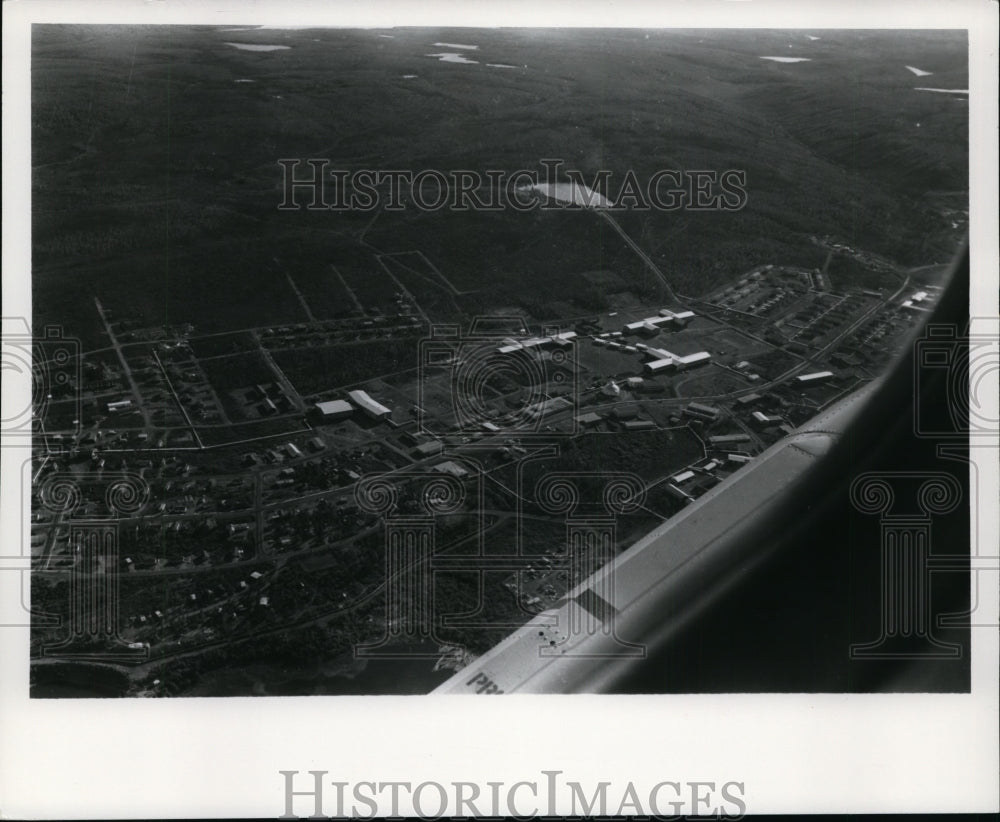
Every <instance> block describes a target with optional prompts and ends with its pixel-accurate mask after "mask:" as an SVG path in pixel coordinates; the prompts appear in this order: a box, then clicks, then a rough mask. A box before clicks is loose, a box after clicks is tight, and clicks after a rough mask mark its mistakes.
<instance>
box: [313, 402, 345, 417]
mask: <svg viewBox="0 0 1000 822" xmlns="http://www.w3.org/2000/svg"><path fill="white" fill-rule="evenodd" d="M316 410H317V411H319V413H320V414H322V415H323V419H325V420H340V419H344V418H346V417H349V416H351V414H353V413H354V406H352V405H351V404H350V403H349V402H348V401H347V400H330V401H328V402H318V403H316Z"/></svg>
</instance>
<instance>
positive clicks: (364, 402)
mask: <svg viewBox="0 0 1000 822" xmlns="http://www.w3.org/2000/svg"><path fill="white" fill-rule="evenodd" d="M347 396H348V397H350V398H351V402H353V403H354V404H355V405H356V406H358V408H360V409H361V410H362V411H364V412H365V413H366V414H367V415H368V416H369V417H371V418H372V419H373V420H384V419H385V418H386V417H388V416H389V415H390V414H391V413H392V411H390V410H389V409H388V408H386V407H385V406H384V405H382V404H381V403H379V402H376V401H375V400H373V399H372V398H371V397H370V396H368V392H367V391H360V390H358V391H351V392H349V393H348V395H347Z"/></svg>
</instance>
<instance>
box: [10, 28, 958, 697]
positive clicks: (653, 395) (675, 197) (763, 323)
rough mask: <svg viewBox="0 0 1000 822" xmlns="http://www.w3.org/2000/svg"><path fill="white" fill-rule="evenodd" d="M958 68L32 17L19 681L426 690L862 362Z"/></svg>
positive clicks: (759, 49) (793, 420)
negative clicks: (29, 345)
mask: <svg viewBox="0 0 1000 822" xmlns="http://www.w3.org/2000/svg"><path fill="white" fill-rule="evenodd" d="M968 88H969V76H968V43H967V37H966V32H964V31H948V30H935V31H930V30H926V31H925V30H833V29H823V30H817V31H806V30H791V29H744V30H735V29H734V30H727V29H711V30H708V29H706V30H699V29H650V30H640V29H631V28H627V29H519V28H496V29H470V28H461V29H446V28H385V29H378V28H371V29H338V28H308V27H304V26H297V27H263V26H225V27H214V26H197V25H186V26H176V25H147V26H137V25H135V26H134V25H76V24H74V25H62V24H59V25H56V24H44V25H42V24H36V25H34V27H33V31H32V43H31V166H32V167H31V198H32V201H31V232H32V238H31V248H32V261H31V265H32V272H31V284H32V316H31V318H30V324H31V333H32V334H33V337H34V339H35V343H34V345H35V352H36V353H35V358H36V361H35V367H36V369H38V370H40V371H41V372H42V375H43V379H42V380H41V384H42V385H44V386H45V390H44V392H42V393H41V394H40V395H38V396H36V397H35V398H34V413H33V419H32V422H31V426H30V436H31V443H32V450H31V458H30V460H29V461H28V462H27V463H26V465H25V469H24V471H25V472H26V476H27V477H28V478H27V481H26V491H25V493H26V494H29V495H30V501H29V502H26V505H30V537H26V540H30V553H31V567H32V571H31V577H30V598H31V610H32V629H31V694H32V696H33V697H38V698H55V697H188V696H295V695H346V694H422V693H428V692H430V691H432V690H433V689H435V688H436V687H438V686H440V685H441V684H442V683H444V682H446V681H447V680H449V679H450V678H451V677H453V676H455V675H456V672H459V671H462V670H463V669H464V668H466V667H467V666H468V665H470V664H472V663H473V662H474V661H475V660H476V659H477V658H480V657H482V656H483V655H484V654H486V653H488V652H489V651H490V650H491V649H493V648H494V647H495V646H497V645H498V643H501V642H502V641H503V640H504V639H505V638H506V637H508V636H509V635H511V633H512V632H514V631H516V630H517V629H518V628H520V627H521V626H523V625H524V624H525V623H527V622H529V621H530V620H532V619H534V618H536V617H537V616H538V615H539V614H544V613H546V612H548V611H549V610H550V609H553V608H555V607H557V606H558V604H559V603H560V602H561V601H563V600H564V598H565V597H566V596H567V592H569V591H570V590H572V589H574V588H575V587H576V586H577V585H578V584H579V583H580V582H581V581H582V580H584V579H587V578H588V577H590V576H591V575H592V574H594V572H595V571H597V570H599V569H600V568H601V567H603V566H604V565H605V564H607V563H608V562H609V561H610V560H612V559H613V558H614V557H616V556H618V555H620V554H621V553H622V552H624V551H626V550H627V549H628V548H629V547H630V546H632V545H633V544H635V543H636V541H637V540H639V539H640V538H642V537H644V536H645V535H647V534H649V533H650V532H651V531H653V530H654V529H656V528H657V527H659V526H661V525H662V524H664V523H666V522H668V521H670V520H671V518H672V517H675V516H677V515H678V514H680V513H681V512H683V511H684V510H685V509H687V508H688V507H689V506H692V505H694V504H696V503H697V501H698V499H699V498H700V497H702V496H703V495H705V494H708V493H710V492H712V489H714V488H716V487H717V486H719V485H720V484H723V483H726V482H727V481H729V478H730V477H733V476H734V475H738V474H739V473H740V472H741V471H743V472H746V471H747V470H749V469H748V466H752V465H753V464H754V461H755V459H757V458H758V457H759V456H760V455H761V454H762V453H764V452H765V451H766V450H767V449H768V448H770V447H771V446H773V445H774V444H775V443H778V442H779V441H781V440H782V439H783V438H785V437H788V436H790V435H792V434H793V432H795V431H796V429H798V428H799V427H800V426H803V425H805V424H807V423H808V422H809V421H810V420H812V419H813V418H815V417H816V416H817V415H819V414H821V413H823V412H824V411H825V410H827V409H829V408H830V407H831V406H832V405H833V404H834V403H837V402H838V401H839V400H842V399H843V398H845V397H847V396H849V395H850V394H852V392H855V391H857V390H858V389H859V388H862V387H863V386H865V385H866V384H868V383H871V382H872V381H873V380H875V379H877V378H878V377H879V376H880V375H881V374H882V373H883V372H885V370H886V369H887V368H888V367H889V365H890V364H891V363H892V361H893V359H894V358H895V357H896V355H897V354H898V353H899V351H900V350H901V348H902V346H903V345H904V344H905V343H906V340H907V339H908V338H909V335H911V334H912V333H913V332H914V329H916V328H917V327H918V326H919V325H920V323H921V322H922V321H923V318H925V317H926V316H927V314H928V312H929V311H930V310H931V309H933V307H934V305H935V304H936V302H937V300H938V299H939V297H940V295H941V293H942V287H943V286H944V284H945V277H946V274H947V270H948V264H949V262H950V261H951V260H952V259H953V257H954V256H955V254H956V251H957V250H958V249H959V247H960V245H961V243H962V241H963V239H964V237H965V236H966V232H967V227H968V220H969V191H968V189H969V182H968V162H969V159H968V155H969V113H968V97H969V93H968ZM39 352H40V353H39ZM28 474H30V476H28ZM609 596H611V595H610V594H609V595H608V596H605V597H604V599H608V598H609ZM585 607H587V608H588V610H589V611H590V612H591V613H598V612H600V611H601V609H602V608H611V605H609V603H608V602H606V601H604V600H602V599H601V597H600V596H597V595H596V594H595V595H593V596H592V597H591V601H590V602H589V604H587V603H585ZM543 633H545V632H544V631H540V632H539V636H540V638H541V641H542V642H543V643H544V645H545V646H546V647H551V648H554V649H556V650H557V651H558V648H559V644H560V642H562V641H563V639H565V637H561V636H556V635H553V636H551V637H550V636H549V635H548V634H545V635H544V636H542V634H543ZM624 639H626V640H627V639H628V638H627V637H625V638H624ZM478 689H479V690H480V691H483V690H485V691H486V692H491V691H493V692H496V691H497V690H498V689H497V688H496V687H495V686H493V685H492V684H491V683H490V682H489V681H488V680H487V678H483V679H482V687H479V688H478Z"/></svg>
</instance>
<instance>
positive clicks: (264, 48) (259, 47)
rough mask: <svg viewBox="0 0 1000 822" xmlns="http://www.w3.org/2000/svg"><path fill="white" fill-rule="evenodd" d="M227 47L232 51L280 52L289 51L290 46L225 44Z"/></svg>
mask: <svg viewBox="0 0 1000 822" xmlns="http://www.w3.org/2000/svg"><path fill="white" fill-rule="evenodd" d="M226 45H227V46H232V47H233V48H234V49H242V50H243V51H281V50H282V49H290V48H291V46H264V45H257V44H256V43H226Z"/></svg>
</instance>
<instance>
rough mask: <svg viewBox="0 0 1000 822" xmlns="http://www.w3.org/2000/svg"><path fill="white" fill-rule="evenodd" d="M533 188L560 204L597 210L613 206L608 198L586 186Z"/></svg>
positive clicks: (538, 186) (565, 184)
mask: <svg viewBox="0 0 1000 822" xmlns="http://www.w3.org/2000/svg"><path fill="white" fill-rule="evenodd" d="M532 188H533V189H534V190H535V191H540V192H541V193H542V194H544V195H545V196H546V197H549V198H551V199H553V200H555V201H556V202H560V203H573V204H575V205H580V206H591V207H595V208H608V207H609V206H610V205H611V201H610V200H608V198H607V197H605V196H604V195H603V194H599V193H598V192H596V191H594V190H592V189H590V188H588V187H587V186H585V185H576V184H575V183H538V184H537V185H533V186H532Z"/></svg>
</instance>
